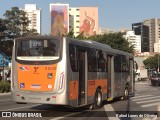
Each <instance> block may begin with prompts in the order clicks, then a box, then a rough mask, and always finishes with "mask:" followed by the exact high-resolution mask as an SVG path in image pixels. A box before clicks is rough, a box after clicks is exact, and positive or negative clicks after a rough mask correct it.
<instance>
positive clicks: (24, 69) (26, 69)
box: [19, 66, 28, 71]
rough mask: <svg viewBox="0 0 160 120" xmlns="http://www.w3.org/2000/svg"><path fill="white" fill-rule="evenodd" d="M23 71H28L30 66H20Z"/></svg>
mask: <svg viewBox="0 0 160 120" xmlns="http://www.w3.org/2000/svg"><path fill="white" fill-rule="evenodd" d="M19 68H20V69H21V70H22V71H28V68H27V67H22V66H21V67H19Z"/></svg>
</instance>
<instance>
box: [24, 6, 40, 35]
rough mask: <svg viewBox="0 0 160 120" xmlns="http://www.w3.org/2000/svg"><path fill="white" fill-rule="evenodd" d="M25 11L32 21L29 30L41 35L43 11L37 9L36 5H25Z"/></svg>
mask: <svg viewBox="0 0 160 120" xmlns="http://www.w3.org/2000/svg"><path fill="white" fill-rule="evenodd" d="M24 11H25V12H26V14H27V17H28V19H29V20H30V23H29V26H28V29H30V30H32V29H35V30H36V31H37V33H39V34H41V9H39V8H37V5H36V4H25V8H24Z"/></svg>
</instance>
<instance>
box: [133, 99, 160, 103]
mask: <svg viewBox="0 0 160 120" xmlns="http://www.w3.org/2000/svg"><path fill="white" fill-rule="evenodd" d="M154 101H159V102H160V99H155V100H147V101H141V102H136V103H137V104H140V103H148V102H154Z"/></svg>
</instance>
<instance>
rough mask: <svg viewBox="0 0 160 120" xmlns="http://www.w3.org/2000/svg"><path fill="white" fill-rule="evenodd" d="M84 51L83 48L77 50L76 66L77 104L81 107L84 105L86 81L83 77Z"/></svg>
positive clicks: (84, 71) (84, 73) (84, 72)
mask: <svg viewBox="0 0 160 120" xmlns="http://www.w3.org/2000/svg"><path fill="white" fill-rule="evenodd" d="M85 54H86V50H85V48H84V49H82V48H79V49H78V58H79V59H78V60H79V63H78V66H79V94H78V104H79V105H82V104H85V92H86V90H85V86H86V80H85V76H86V69H85V68H86V67H85V65H87V64H86V61H85V58H86V55H85Z"/></svg>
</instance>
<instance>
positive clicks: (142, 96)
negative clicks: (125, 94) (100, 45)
mask: <svg viewBox="0 0 160 120" xmlns="http://www.w3.org/2000/svg"><path fill="white" fill-rule="evenodd" d="M148 96H153V95H140V96H135V97H133V98H131V99H136V98H142V97H148Z"/></svg>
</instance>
